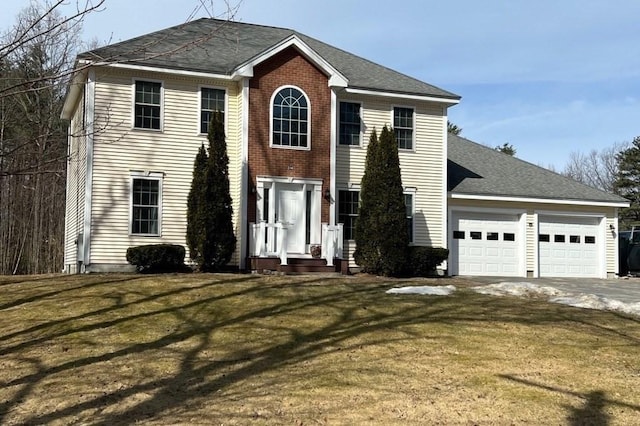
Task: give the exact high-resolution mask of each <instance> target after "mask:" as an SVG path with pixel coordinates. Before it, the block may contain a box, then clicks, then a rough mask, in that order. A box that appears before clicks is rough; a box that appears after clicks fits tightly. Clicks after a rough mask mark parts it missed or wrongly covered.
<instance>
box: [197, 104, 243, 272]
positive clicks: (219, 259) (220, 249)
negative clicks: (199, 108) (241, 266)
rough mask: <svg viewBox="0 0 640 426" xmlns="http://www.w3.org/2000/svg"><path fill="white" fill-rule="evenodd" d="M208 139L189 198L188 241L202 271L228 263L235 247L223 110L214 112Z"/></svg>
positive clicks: (215, 269)
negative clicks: (207, 149) (221, 112)
mask: <svg viewBox="0 0 640 426" xmlns="http://www.w3.org/2000/svg"><path fill="white" fill-rule="evenodd" d="M208 139H209V153H208V155H206V154H205V153H204V148H202V147H201V148H200V151H199V152H198V155H197V156H196V160H195V164H194V171H193V180H192V182H191V191H190V193H189V198H188V200H187V222H188V223H187V244H188V245H189V251H190V253H189V255H190V257H191V259H192V260H193V261H194V262H195V263H196V264H197V265H198V269H199V270H201V271H217V270H221V269H222V268H223V267H224V266H225V265H226V264H227V263H229V261H230V260H231V256H232V255H233V252H234V251H235V247H236V237H235V235H234V231H233V207H232V205H231V195H230V192H229V191H230V190H229V157H228V156H227V143H226V138H225V134H224V123H223V120H222V115H221V114H220V112H216V113H215V114H213V117H212V119H211V123H210V124H209V135H208ZM205 159H206V163H205Z"/></svg>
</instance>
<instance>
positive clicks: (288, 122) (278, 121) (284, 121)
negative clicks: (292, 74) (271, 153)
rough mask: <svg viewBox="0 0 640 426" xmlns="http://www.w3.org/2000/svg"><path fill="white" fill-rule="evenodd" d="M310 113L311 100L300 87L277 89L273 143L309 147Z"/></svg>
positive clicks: (274, 101)
mask: <svg viewBox="0 0 640 426" xmlns="http://www.w3.org/2000/svg"><path fill="white" fill-rule="evenodd" d="M309 115H310V114H309V101H308V100H307V96H306V95H305V94H304V93H303V92H302V91H301V90H300V89H297V88H295V87H285V88H282V89H280V90H279V91H277V92H276V94H275V95H274V97H273V101H272V110H271V116H272V119H271V130H272V133H271V145H272V146H280V147H287V148H297V149H309V145H310V143H309V142H310V136H309V130H310V127H311V126H310V123H309Z"/></svg>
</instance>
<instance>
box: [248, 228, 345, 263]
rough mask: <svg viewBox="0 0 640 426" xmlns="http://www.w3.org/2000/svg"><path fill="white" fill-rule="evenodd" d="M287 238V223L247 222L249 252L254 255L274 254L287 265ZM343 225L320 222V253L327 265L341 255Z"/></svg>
mask: <svg viewBox="0 0 640 426" xmlns="http://www.w3.org/2000/svg"><path fill="white" fill-rule="evenodd" d="M288 239H289V231H288V225H287V224H284V223H267V222H265V221H260V222H258V223H250V224H249V254H250V255H251V256H256V257H270V256H275V257H278V258H280V264H281V265H287V246H288V243H289V241H288ZM342 239H343V227H342V224H341V223H339V224H337V225H328V224H326V223H323V224H322V235H321V241H322V243H321V246H322V250H321V255H320V257H321V258H322V259H325V260H326V261H327V266H334V259H335V258H338V259H342V256H343V253H342V251H343V244H342Z"/></svg>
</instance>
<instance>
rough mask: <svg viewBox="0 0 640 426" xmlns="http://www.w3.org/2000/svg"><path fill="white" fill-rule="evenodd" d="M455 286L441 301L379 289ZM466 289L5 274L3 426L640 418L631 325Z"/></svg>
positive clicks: (638, 325)
mask: <svg viewBox="0 0 640 426" xmlns="http://www.w3.org/2000/svg"><path fill="white" fill-rule="evenodd" d="M451 284H453V285H455V286H456V287H457V288H458V289H459V290H458V291H457V292H455V293H453V294H452V295H450V296H424V295H389V294H385V291H386V290H387V289H389V288H391V287H399V286H403V285H451ZM471 285H474V283H473V282H471V281H468V280H464V279H423V280H411V281H407V280H387V279H381V278H377V277H369V276H364V275H363V276H357V277H338V278H334V277H317V276H315V277H314V276H294V277H276V276H256V275H210V274H191V275H161V276H160V275H158V276H141V275H89V276H42V277H0V336H2V337H0V423H2V424H69V423H82V424H98V423H100V424H130V423H145V424H176V423H194V424H202V423H205V424H247V423H255V424H358V423H368V424H371V423H373V424H396V423H397V424H400V423H403V424H405V423H428V424H511V423H514V424H520V423H540V422H542V423H553V424H605V423H608V422H610V423H612V424H633V423H634V422H636V421H637V419H638V418H639V416H640V393H638V391H637V389H638V387H639V385H640V357H639V356H638V354H639V353H640V322H639V321H638V319H636V318H631V317H626V316H624V315H620V314H615V313H610V312H598V311H592V310H582V309H577V308H571V307H567V306H562V305H554V304H549V303H545V302H543V301H540V300H535V299H518V298H513V297H500V298H498V297H491V296H484V295H480V294H476V293H474V292H472V291H469V290H467V289H466V288H467V287H469V286H471Z"/></svg>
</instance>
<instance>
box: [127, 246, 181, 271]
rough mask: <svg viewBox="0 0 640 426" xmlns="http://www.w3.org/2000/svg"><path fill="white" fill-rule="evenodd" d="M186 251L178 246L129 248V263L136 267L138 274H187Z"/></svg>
mask: <svg viewBox="0 0 640 426" xmlns="http://www.w3.org/2000/svg"><path fill="white" fill-rule="evenodd" d="M184 256H185V249H184V247H183V246H181V245H177V244H148V245H144V246H136V247H129V248H128V249H127V262H129V263H130V264H132V265H135V266H136V269H137V270H138V272H145V273H157V272H185V271H187V270H190V269H189V268H188V267H187V266H186V265H185V264H184Z"/></svg>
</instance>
